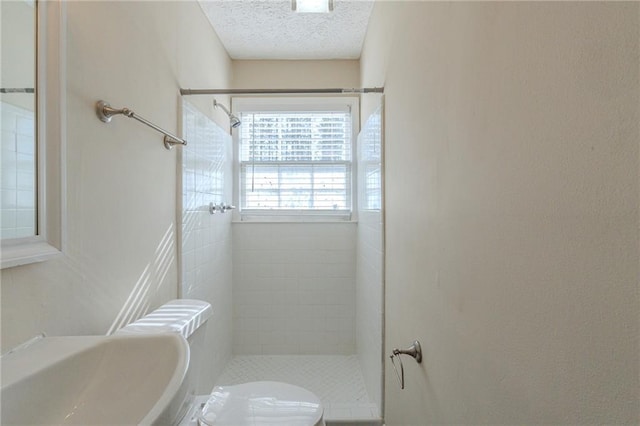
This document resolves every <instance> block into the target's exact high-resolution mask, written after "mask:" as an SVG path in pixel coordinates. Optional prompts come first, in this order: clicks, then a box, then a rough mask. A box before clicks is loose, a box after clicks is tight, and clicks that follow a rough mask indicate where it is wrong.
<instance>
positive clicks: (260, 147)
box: [239, 109, 352, 215]
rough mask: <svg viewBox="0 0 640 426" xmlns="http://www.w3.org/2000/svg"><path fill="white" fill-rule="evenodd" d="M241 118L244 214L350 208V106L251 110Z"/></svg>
mask: <svg viewBox="0 0 640 426" xmlns="http://www.w3.org/2000/svg"><path fill="white" fill-rule="evenodd" d="M240 119H241V120H242V126H241V127H240V133H239V138H240V208H241V213H252V212H253V213H276V214H278V213H280V214H343V215H344V214H348V213H350V211H351V185H352V184H351V158H352V153H351V150H352V140H351V138H352V123H351V113H350V112H349V111H347V110H346V109H345V111H265V112H255V111H251V112H241V113H240Z"/></svg>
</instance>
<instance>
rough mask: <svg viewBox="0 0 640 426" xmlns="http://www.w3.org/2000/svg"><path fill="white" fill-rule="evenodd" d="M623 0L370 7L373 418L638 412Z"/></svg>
mask: <svg viewBox="0 0 640 426" xmlns="http://www.w3.org/2000/svg"><path fill="white" fill-rule="evenodd" d="M639 8H640V5H638V4H637V3H604V2H603V3H582V2H580V3H538V2H534V3H508V2H499V3H431V2H428V3H427V2H425V3H420V2H376V6H375V8H374V11H373V16H372V19H371V22H370V27H369V32H368V34H367V39H366V42H365V48H364V53H363V56H362V58H361V63H362V84H363V86H373V85H382V84H384V86H385V98H386V102H385V103H386V114H385V115H386V150H385V155H386V206H387V209H386V347H387V351H389V349H390V348H392V347H394V346H402V345H405V344H408V343H410V342H411V341H412V340H413V339H415V338H417V339H419V340H420V341H421V342H422V347H423V349H424V361H423V363H422V364H421V365H418V364H416V363H414V362H412V361H410V360H405V377H406V380H407V384H406V389H405V390H404V391H400V389H399V387H398V384H397V383H396V379H395V377H393V369H392V368H391V366H390V364H389V363H388V361H387V375H386V421H387V424H389V425H400V424H406V425H416V424H430V423H439V424H446V423H448V424H452V423H453V424H479V423H490V424H526V423H540V424H594V423H618V424H623V423H625V424H632V423H633V424H635V423H638V421H640V416H639V411H638V410H639V408H638V407H639V405H638V400H639V396H640V385H639V382H638V377H639V365H640V363H639V354H638V335H639V331H640V330H639V328H638V307H639V303H638V258H639V252H638V228H639V227H638V225H639V222H638V189H639V188H638V158H639V156H638V154H639V152H638V140H639V139H638V136H639V127H638V126H639V124H638V123H639V122H640V114H639V108H640V107H639V105H640V98H639V93H640V85H639V81H638V79H639V77H638V76H639V73H638V69H639V60H638V53H639V41H638V40H639V32H638V29H639V28H640V25H639V23H640V22H639V21H640V10H639ZM362 109H363V113H365V114H366V113H367V111H366V110H367V108H365V107H364V106H363V108H362Z"/></svg>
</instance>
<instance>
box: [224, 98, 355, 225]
mask: <svg viewBox="0 0 640 426" xmlns="http://www.w3.org/2000/svg"><path fill="white" fill-rule="evenodd" d="M231 110H232V111H233V113H234V114H236V115H238V116H240V114H242V113H244V112H249V111H259V112H265V113H268V112H278V111H282V112H292V111H300V112H313V111H318V112H321V111H331V110H335V111H348V112H349V115H350V116H351V140H350V143H349V148H350V149H351V156H350V160H349V161H348V162H345V161H336V162H329V163H331V164H345V163H348V164H349V166H350V176H349V193H350V197H349V198H350V200H349V201H350V210H349V211H348V212H345V211H340V212H331V211H327V210H324V211H313V210H306V211H301V210H285V209H283V210H248V211H243V210H242V206H241V203H240V200H241V196H242V195H241V193H242V190H243V188H242V185H241V178H240V175H241V172H242V170H241V161H240V160H241V159H240V130H239V129H233V131H232V137H233V141H234V144H233V156H234V162H233V163H234V167H233V168H234V170H233V179H234V182H233V184H234V185H233V186H234V193H233V202H234V205H236V206H238V208H237V209H236V210H235V211H234V217H233V220H234V221H236V222H340V221H355V220H356V212H357V207H358V206H357V203H358V197H357V193H356V189H357V187H358V186H357V177H358V172H357V161H356V160H357V152H356V148H357V138H358V133H359V131H360V98H359V97H358V96H353V95H349V96H336V95H333V96H322V97H318V96H313V97H312V96H295V97H244V96H243V97H233V98H231ZM241 127H242V126H241ZM281 164H282V163H281ZM318 164H320V162H318Z"/></svg>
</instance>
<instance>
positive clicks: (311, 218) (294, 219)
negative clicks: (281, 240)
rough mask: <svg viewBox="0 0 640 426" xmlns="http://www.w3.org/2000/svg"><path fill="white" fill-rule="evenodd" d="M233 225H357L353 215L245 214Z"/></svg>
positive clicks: (237, 217) (236, 218)
mask: <svg viewBox="0 0 640 426" xmlns="http://www.w3.org/2000/svg"><path fill="white" fill-rule="evenodd" d="M232 222H233V223H357V220H356V219H355V217H354V216H352V215H299V216H296V215H257V214H245V215H239V216H236V217H234V218H233V220H232Z"/></svg>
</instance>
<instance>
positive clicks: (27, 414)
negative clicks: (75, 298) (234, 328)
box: [0, 334, 189, 425]
mask: <svg viewBox="0 0 640 426" xmlns="http://www.w3.org/2000/svg"><path fill="white" fill-rule="evenodd" d="M188 365H189V345H188V344H187V341H186V340H185V339H184V338H183V337H182V336H180V335H178V334H156V335H148V336H147V335H140V336H84V337H82V336H80V337H44V338H42V339H39V340H37V341H35V342H34V343H32V344H30V345H28V346H27V347H23V348H20V349H18V350H16V351H14V352H11V353H9V354H6V355H4V356H3V357H2V388H1V390H0V397H1V402H2V405H1V422H0V423H2V425H11V424H22V425H36V424H70V425H92V424H105V425H106V424H109V425H133V424H144V425H147V424H170V423H172V422H174V421H175V420H176V419H172V418H170V416H171V413H176V412H177V411H178V410H177V409H176V405H177V406H178V407H179V406H180V405H181V404H182V403H183V402H184V399H185V396H186V395H184V394H183V393H185V392H183V389H182V386H181V385H182V383H183V379H184V376H185V374H186V372H187V367H188Z"/></svg>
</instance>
